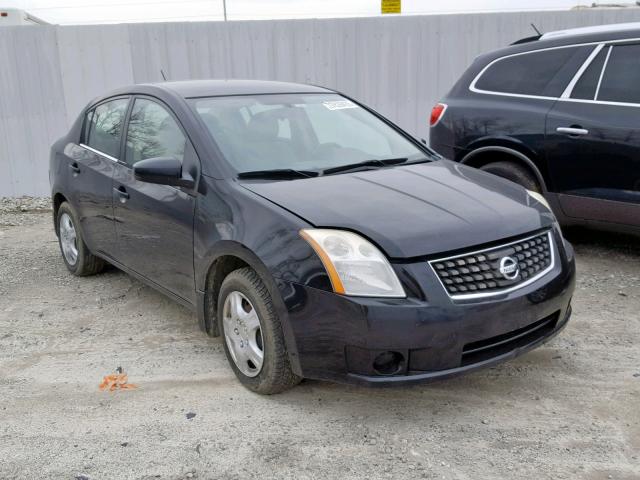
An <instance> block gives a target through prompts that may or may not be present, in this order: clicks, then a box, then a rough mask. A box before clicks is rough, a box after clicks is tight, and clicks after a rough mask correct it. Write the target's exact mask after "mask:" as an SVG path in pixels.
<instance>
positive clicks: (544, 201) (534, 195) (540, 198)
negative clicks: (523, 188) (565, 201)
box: [527, 190, 551, 210]
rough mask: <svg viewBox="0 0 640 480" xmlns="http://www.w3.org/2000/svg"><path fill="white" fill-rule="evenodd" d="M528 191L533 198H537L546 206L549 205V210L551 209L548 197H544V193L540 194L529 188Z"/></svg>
mask: <svg viewBox="0 0 640 480" xmlns="http://www.w3.org/2000/svg"><path fill="white" fill-rule="evenodd" d="M527 193H528V194H529V195H530V196H532V197H533V198H535V199H536V200H537V201H539V202H540V203H541V204H543V205H544V206H545V207H547V208H548V209H549V210H551V207H550V206H549V202H547V199H546V198H544V197H543V196H542V195H540V194H539V193H538V192H534V191H533V190H527Z"/></svg>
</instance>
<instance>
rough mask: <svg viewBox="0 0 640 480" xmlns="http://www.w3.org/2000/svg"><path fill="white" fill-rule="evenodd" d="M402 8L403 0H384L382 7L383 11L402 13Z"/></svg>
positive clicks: (383, 12) (384, 12) (385, 12)
mask: <svg viewBox="0 0 640 480" xmlns="http://www.w3.org/2000/svg"><path fill="white" fill-rule="evenodd" d="M401 10H402V0H382V4H381V7H380V11H381V13H382V14H383V15H384V14H387V13H401Z"/></svg>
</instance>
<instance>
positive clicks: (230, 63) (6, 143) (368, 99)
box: [0, 9, 640, 196]
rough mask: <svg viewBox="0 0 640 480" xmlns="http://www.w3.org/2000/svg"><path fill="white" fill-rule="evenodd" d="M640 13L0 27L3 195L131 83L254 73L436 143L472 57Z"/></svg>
mask: <svg viewBox="0 0 640 480" xmlns="http://www.w3.org/2000/svg"><path fill="white" fill-rule="evenodd" d="M634 20H635V21H640V9H610V10H609V9H602V10H585V11H566V12H515V13H512V12H510V13H490V14H456V15H429V16H404V17H402V16H400V17H384V18H383V17H374V18H347V19H321V20H320V19H312V20H271V21H243V22H228V23H224V22H193V23H153V24H130V25H93V26H28V27H24V26H23V27H3V28H2V29H0V167H1V168H2V175H0V196H18V195H47V194H48V193H49V186H48V158H49V146H50V145H51V144H52V143H53V142H54V141H55V140H56V139H57V138H59V137H60V136H61V135H62V134H63V133H64V132H65V131H66V130H67V128H68V127H69V126H70V125H71V123H72V122H73V121H74V119H75V118H76V117H77V115H78V113H79V112H80V111H81V109H82V108H83V107H84V105H86V103H87V102H88V101H90V100H91V99H92V98H94V97H96V96H98V95H100V94H102V93H105V92H107V91H108V90H110V89H113V88H116V87H119V86H122V85H127V84H131V83H144V82H158V81H162V74H161V70H162V71H164V73H165V74H166V76H167V78H169V79H170V80H186V79H201V78H249V79H268V80H283V81H293V82H304V83H313V84H318V85H323V86H326V87H329V88H334V89H337V90H340V91H342V92H344V93H346V94H348V95H350V96H353V97H355V98H357V99H359V100H361V101H363V102H365V103H367V104H369V105H371V106H372V107H374V108H375V109H376V110H378V111H380V112H381V113H382V114H384V115H387V116H389V117H390V118H391V119H392V120H393V121H395V122H396V123H398V124H399V125H400V126H402V127H404V128H405V129H407V130H408V131H409V132H411V133H413V134H414V135H416V136H419V137H422V138H427V136H428V133H429V132H428V125H427V122H428V116H429V113H430V109H431V107H432V105H433V104H434V103H435V102H437V101H438V99H439V98H440V97H441V96H442V95H444V94H445V93H446V92H447V90H448V89H449V88H450V87H451V85H452V84H453V83H454V82H455V81H456V80H457V78H458V77H459V76H460V74H461V73H462V72H463V71H464V69H465V68H466V67H467V66H468V65H469V64H470V63H471V62H472V61H473V59H474V58H475V57H476V56H477V55H479V54H481V53H483V52H486V51H489V50H493V49H496V48H500V47H503V46H505V45H507V44H509V43H511V42H513V41H515V40H517V39H519V38H522V37H525V36H530V35H531V34H532V33H533V31H532V29H531V26H530V24H531V23H535V24H536V25H537V27H538V28H540V29H541V30H543V31H552V30H559V29H564V28H571V27H577V26H586V25H598V24H604V23H620V22H629V21H634Z"/></svg>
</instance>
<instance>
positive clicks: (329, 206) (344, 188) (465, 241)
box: [242, 160, 553, 259]
mask: <svg viewBox="0 0 640 480" xmlns="http://www.w3.org/2000/svg"><path fill="white" fill-rule="evenodd" d="M242 186H243V187H245V188H247V189H248V190H251V191H252V192H254V193H256V194H258V195H260V196H262V197H264V198H266V199H268V200H270V201H272V202H274V203H275V204H277V205H279V206H281V207H282V208H285V209H286V210H289V211H290V212H292V213H294V214H296V215H297V216H299V217H301V218H303V219H304V220H305V221H307V222H308V223H310V224H311V225H313V226H315V227H325V228H332V227H333V228H341V229H347V230H352V231H356V232H359V233H361V234H362V235H364V236H366V237H367V238H369V239H370V240H372V241H373V242H374V243H376V244H377V245H379V246H380V247H381V248H382V249H383V250H384V251H385V252H386V254H387V255H388V256H389V257H391V258H396V259H400V258H410V257H420V256H427V255H432V254H437V253H443V252H450V251H453V250H458V249H462V248H466V247H471V246H474V245H481V244H484V243H489V242H493V241H496V240H501V239H505V238H509V237H513V236H517V235H521V234H525V233H528V232H531V231H534V230H537V229H540V228H542V227H546V226H549V225H551V224H552V222H553V216H552V215H551V214H550V213H549V212H548V210H546V209H545V208H544V207H542V206H541V205H540V204H539V203H538V202H537V201H535V200H533V199H532V197H530V196H529V195H527V193H526V190H525V189H524V188H522V187H520V186H518V185H516V184H515V183H511V182H508V181H506V180H503V179H501V178H498V177H496V176H494V175H490V174H488V173H485V172H481V171H480V170H476V169H474V168H470V167H466V166H464V165H461V164H458V163H454V162H451V161H448V160H440V161H435V162H429V163H423V164H416V165H407V166H396V167H391V168H382V169H377V170H368V171H362V172H357V173H347V174H339V175H329V176H324V177H315V178H308V179H296V180H285V181H246V182H242Z"/></svg>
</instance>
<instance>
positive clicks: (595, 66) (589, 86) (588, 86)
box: [571, 48, 609, 100]
mask: <svg viewBox="0 0 640 480" xmlns="http://www.w3.org/2000/svg"><path fill="white" fill-rule="evenodd" d="M608 53H609V49H608V48H603V49H602V50H600V53H598V55H597V56H596V58H594V59H593V61H592V62H591V64H589V66H588V67H587V69H586V70H585V71H584V73H583V74H582V76H581V77H580V80H578V82H577V83H576V84H575V86H574V87H573V91H572V92H571V98H576V99H580V100H593V99H594V98H595V96H596V89H597V88H598V83H599V82H600V74H601V73H602V67H603V66H604V61H605V60H606V58H607V55H608Z"/></svg>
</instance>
